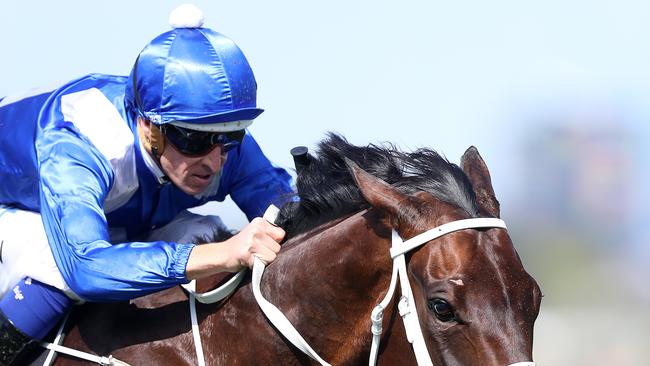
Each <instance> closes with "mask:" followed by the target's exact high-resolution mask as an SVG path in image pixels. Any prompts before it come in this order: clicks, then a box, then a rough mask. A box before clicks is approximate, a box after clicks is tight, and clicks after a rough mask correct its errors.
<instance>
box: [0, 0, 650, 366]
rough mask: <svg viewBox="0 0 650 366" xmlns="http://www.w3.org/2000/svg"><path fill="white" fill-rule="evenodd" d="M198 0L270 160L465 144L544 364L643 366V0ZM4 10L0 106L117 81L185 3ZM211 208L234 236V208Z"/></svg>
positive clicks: (648, 340)
mask: <svg viewBox="0 0 650 366" xmlns="http://www.w3.org/2000/svg"><path fill="white" fill-rule="evenodd" d="M194 3H195V4H196V5H198V6H199V7H201V8H202V9H203V11H204V13H205V16H206V26H208V27H211V28H213V29H215V30H217V31H219V32H221V33H223V34H225V35H227V36H229V37H230V38H232V39H233V40H235V42H236V43H237V44H238V45H239V46H240V47H241V48H242V49H243V51H244V53H245V54H246V55H247V57H248V59H249V62H250V64H251V66H252V67H253V70H254V71H255V75H256V78H257V82H258V85H259V94H258V102H259V105H261V106H262V107H263V108H265V109H266V112H265V113H264V114H262V115H261V116H260V117H259V118H258V119H257V120H256V122H255V124H254V125H253V126H252V128H251V131H252V132H253V133H254V134H255V136H256V138H257V140H258V141H259V142H260V144H261V145H262V147H263V149H264V150H265V151H266V152H267V155H268V156H269V157H270V158H271V159H272V160H273V161H274V162H276V163H277V164H278V165H280V166H283V167H286V168H288V169H292V168H293V163H292V159H291V157H290V155H289V149H290V148H292V147H294V146H297V145H305V146H308V147H310V148H312V149H313V148H314V147H315V146H316V144H317V143H318V141H319V140H321V139H322V138H323V137H324V134H325V133H326V132H327V131H335V132H338V133H341V134H343V135H344V136H346V137H347V138H348V139H349V140H350V141H351V142H353V143H355V144H368V143H377V142H382V141H390V142H393V143H396V144H398V145H399V146H400V147H402V148H404V149H414V148H417V147H424V146H426V147H431V148H434V149H436V150H438V151H439V152H441V153H442V154H444V155H445V156H446V157H447V158H448V159H449V160H450V161H452V162H456V163H458V162H459V159H460V156H461V155H462V153H463V152H464V151H465V149H466V148H467V147H469V146H470V145H474V146H476V147H477V148H478V149H479V151H480V152H481V154H482V156H483V158H484V159H485V161H486V162H487V164H488V166H489V167H490V170H491V173H492V179H493V183H494V188H495V191H496V193H497V196H498V198H499V200H500V202H501V207H502V217H503V218H504V219H505V220H506V222H507V223H508V226H509V228H510V233H511V236H512V238H513V240H514V242H515V245H516V246H517V248H518V250H519V252H520V255H521V257H522V260H523V262H524V265H525V266H526V268H527V270H528V271H529V272H530V273H531V274H532V275H533V276H534V277H535V278H536V279H537V281H538V282H539V284H540V286H541V288H542V290H543V292H544V295H545V297H544V300H543V303H542V310H541V313H540V316H539V318H538V321H537V323H536V327H535V348H534V356H535V359H536V361H537V362H538V364H540V365H590V366H595V365H641V364H646V362H647V359H648V357H649V356H650V314H649V311H648V310H649V305H650V286H649V285H648V283H647V282H648V279H649V278H650V266H649V265H648V263H649V262H650V247H649V246H648V245H647V244H646V242H647V241H648V240H649V239H650V225H648V223H647V218H648V214H647V213H646V211H645V210H646V209H647V208H648V207H650V193H649V192H648V188H646V187H648V186H650V170H649V169H648V162H649V159H648V156H649V154H650V147H649V144H648V143H647V142H648V141H650V140H649V137H650V136H649V134H650V127H648V126H649V125H648V123H647V122H648V120H649V118H650V93H649V90H650V71H649V70H650V67H649V66H650V42H648V40H647V37H648V34H650V22H649V21H648V19H649V16H650V2H647V1H641V0H639V1H634V0H617V1H599V0H589V1H587V0H574V1H558V0H547V1H544V2H540V1H537V2H532V1H515V0H512V1H500V0H496V1H490V2H467V1H462V2H450V1H445V2H443V1H408V0H404V1H399V2H396V1H380V0H374V1H340V0H331V1H327V2H325V1H323V2H306V1H282V0H276V1H229V2H226V1H195V2H194ZM0 4H1V5H0V33H1V34H2V39H3V41H2V46H1V51H0V96H2V95H8V94H12V93H17V92H22V91H25V90H27V89H30V88H35V87H43V86H48V85H52V86H54V85H57V84H60V83H63V82H66V81H68V80H71V79H73V78H76V77H79V76H82V75H84V74H87V73H91V72H100V73H108V74H119V75H126V74H128V73H129V71H130V68H131V66H132V63H133V61H134V60H135V57H136V55H137V54H138V53H139V51H140V50H141V49H142V48H143V47H144V45H145V44H146V43H148V42H149V41H150V40H151V39H152V38H153V37H155V36H157V35H158V34H159V33H162V32H164V31H166V30H168V29H169V26H168V24H167V18H168V15H169V12H170V11H171V10H172V9H173V8H174V7H176V6H177V5H179V4H180V2H179V1H137V2H136V1H125V0H119V1H118V0H113V1H111V2H91V1H57V2H41V1H30V0H25V1H21V2H14V1H8V0H2V1H0ZM203 210H204V211H206V212H207V211H211V212H213V211H216V212H218V213H219V214H220V215H221V216H222V218H223V219H224V221H225V222H226V223H228V224H229V225H230V226H231V227H234V228H238V227H241V226H242V225H243V224H244V223H245V218H244V216H243V215H241V214H239V213H237V212H236V208H235V206H234V205H233V204H232V203H226V204H225V205H224V204H218V205H210V206H209V207H205V208H203ZM644 360H646V361H644Z"/></svg>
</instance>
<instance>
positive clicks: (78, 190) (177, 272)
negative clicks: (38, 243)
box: [36, 128, 194, 301]
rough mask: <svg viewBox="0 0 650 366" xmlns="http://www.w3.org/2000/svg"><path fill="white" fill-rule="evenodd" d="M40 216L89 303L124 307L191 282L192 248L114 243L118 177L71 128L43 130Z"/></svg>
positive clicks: (66, 273)
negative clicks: (109, 216)
mask: <svg viewBox="0 0 650 366" xmlns="http://www.w3.org/2000/svg"><path fill="white" fill-rule="evenodd" d="M36 149H37V155H38V159H39V175H40V182H39V185H40V211H41V216H42V219H43V223H44V226H45V231H46V234H47V237H48V240H49V242H50V247H51V249H52V254H53V256H54V259H55V261H56V264H57V266H58V268H59V271H60V272H61V274H62V276H63V279H64V280H65V281H66V283H67V285H68V286H69V287H70V288H71V289H72V290H73V291H74V292H75V293H76V294H77V295H78V296H79V297H81V298H82V299H84V300H87V301H119V300H127V299H132V298H135V297H139V296H143V295H146V294H149V293H152V292H155V291H159V290H162V289H165V288H168V287H171V286H173V285H175V284H181V283H186V282H187V281H188V280H187V278H186V276H185V267H186V265H187V261H188V259H189V256H190V253H191V252H192V249H193V248H194V245H192V244H181V243H173V242H163V241H157V242H148V243H144V242H127V243H121V244H115V245H111V243H110V242H109V234H108V225H107V222H106V217H105V215H104V211H103V203H104V199H105V197H106V195H107V193H108V191H109V190H110V187H111V184H112V180H113V172H112V169H111V166H110V164H109V163H108V162H107V161H106V159H105V158H104V157H103V155H101V154H100V153H99V152H98V151H97V150H96V149H95V148H94V147H93V146H92V145H90V144H89V143H88V142H87V141H86V140H84V139H82V138H81V137H80V136H78V135H77V134H76V133H75V132H73V131H72V130H69V129H67V128H53V129H48V130H45V131H43V133H42V134H41V136H40V137H39V139H38V141H37V144H36Z"/></svg>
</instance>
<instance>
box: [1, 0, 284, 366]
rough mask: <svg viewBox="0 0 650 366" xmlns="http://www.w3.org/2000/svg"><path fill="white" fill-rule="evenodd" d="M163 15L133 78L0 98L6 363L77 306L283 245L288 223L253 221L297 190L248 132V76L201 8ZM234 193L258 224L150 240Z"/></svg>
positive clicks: (234, 263) (238, 264) (142, 291)
mask: <svg viewBox="0 0 650 366" xmlns="http://www.w3.org/2000/svg"><path fill="white" fill-rule="evenodd" d="M170 22H171V23H172V27H173V29H172V30H171V31H168V32H166V33H163V34H161V35H159V36H158V37H156V38H155V39H154V40H153V41H151V43H149V44H148V45H147V46H146V47H145V48H144V49H143V50H142V51H141V53H140V54H139V56H138V57H137V59H136V61H135V63H134V65H133V69H132V71H131V73H130V75H129V76H128V77H123V76H112V75H101V74H91V75H88V76H84V77H82V78H80V79H77V80H74V81H72V82H69V83H67V84H65V85H63V86H61V87H58V88H56V89H55V90H49V91H39V92H33V93H31V94H30V95H23V96H10V97H5V98H0V182H1V183H0V297H1V300H0V365H11V364H16V363H17V362H18V361H17V357H18V356H19V354H21V352H23V351H24V350H25V349H26V348H27V346H28V345H30V344H33V343H34V342H33V341H32V339H40V338H42V337H44V336H45V335H46V334H47V333H48V332H49V331H50V330H51V328H52V327H53V326H54V325H55V324H56V323H57V322H58V321H59V320H60V319H61V318H62V317H63V316H64V315H65V313H66V312H67V311H68V310H69V308H70V307H71V306H72V305H73V304H74V303H75V302H78V301H96V302H103V301H122V300H129V299H133V298H136V297H140V296H143V295H147V294H150V293H153V292H156V291H160V290H163V289H166V288H169V287H172V286H174V285H178V284H184V283H187V282H188V281H190V280H192V279H195V278H200V277H204V276H208V275H212V274H214V273H217V272H224V271H230V272H235V271H237V270H239V269H241V268H242V267H245V266H248V267H250V266H252V264H253V256H257V257H260V258H261V259H262V260H263V261H265V262H267V263H268V262H271V261H272V260H274V259H275V256H276V254H277V252H278V251H279V248H280V246H279V244H278V243H279V242H280V241H281V240H282V239H283V237H284V231H283V230H282V229H280V228H277V227H274V226H272V225H270V224H269V223H267V222H266V221H264V220H262V219H260V218H256V217H259V216H261V215H262V214H263V212H264V210H265V209H266V208H267V207H268V206H269V204H271V203H275V204H281V203H282V201H283V200H284V199H285V198H286V197H289V196H291V195H292V190H291V185H290V183H291V178H290V176H289V174H288V173H287V172H286V171H285V170H283V169H281V168H278V167H276V166H274V165H273V164H272V163H271V162H270V161H269V160H268V159H267V158H266V157H265V155H264V154H263V153H262V151H261V150H260V147H259V146H258V144H257V143H256V142H255V139H254V138H253V136H252V135H251V134H250V132H248V131H247V130H246V127H248V126H250V124H251V123H252V122H253V120H254V119H255V118H256V117H257V116H259V115H260V113H262V112H263V110H262V109H259V108H257V105H256V90H257V84H256V82H255V78H254V76H253V72H252V70H251V68H250V66H249V64H248V62H247V60H246V58H245V57H244V55H243V53H242V52H241V50H240V49H239V48H238V47H237V45H236V44H235V43H234V42H233V41H231V40H230V39H228V38H226V37H225V36H223V35H221V34H220V33H217V32H215V31H213V30H211V29H208V28H203V27H202V24H203V15H202V13H201V12H200V10H198V9H197V8H196V7H193V6H182V7H180V8H177V9H176V10H175V11H174V12H172V16H170ZM228 195H229V196H230V197H231V198H232V199H233V201H234V202H235V203H236V204H237V206H238V207H239V208H240V209H241V210H242V211H243V212H244V213H245V214H246V216H247V217H248V219H249V220H252V221H251V223H249V224H248V225H247V226H246V227H244V228H243V229H242V230H241V231H240V232H239V233H238V234H236V235H235V236H233V237H232V238H230V239H228V240H226V241H224V242H221V243H208V244H205V245H201V246H195V244H194V243H191V242H189V240H190V239H187V238H181V239H167V240H165V241H161V240H155V241H153V240H147V238H151V234H152V232H154V233H155V231H156V229H158V228H160V227H163V226H165V225H168V224H170V222H171V223H172V224H173V220H174V219H175V218H178V217H180V218H181V220H185V221H183V225H179V226H178V228H179V229H180V230H184V229H186V225H185V224H184V223H185V222H187V219H188V216H192V214H189V213H188V212H187V211H185V210H186V209H188V208H191V207H196V206H199V205H202V204H204V203H206V202H209V201H223V200H224V199H225V198H226V196H228ZM197 216H198V215H197ZM191 218H192V217H190V219H191ZM201 219H203V217H201ZM177 220H178V219H177ZM190 221H192V220H190ZM219 224H220V221H219V220H218V218H217V219H216V220H213V221H209V222H208V225H207V227H208V230H207V231H209V232H212V231H213V230H214V226H218V225H219ZM221 225H222V224H221ZM168 231H172V232H174V231H176V230H168ZM198 234H203V233H200V232H199V233H198ZM23 353H24V352H23Z"/></svg>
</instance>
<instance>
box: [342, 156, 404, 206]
mask: <svg viewBox="0 0 650 366" xmlns="http://www.w3.org/2000/svg"><path fill="white" fill-rule="evenodd" d="M345 164H346V165H347V166H348V169H349V170H350V173H351V174H352V177H353V178H354V181H355V183H356V184H357V187H359V190H360V191H361V194H362V195H363V197H364V198H365V199H366V201H368V203H370V205H372V207H375V208H377V209H379V210H381V211H383V212H384V213H386V214H388V215H389V216H391V217H397V213H398V212H399V208H400V207H399V204H400V202H402V201H403V200H404V199H405V198H406V195H404V194H403V193H401V192H400V191H398V190H397V189H395V188H393V187H391V186H390V185H389V184H388V183H386V182H384V181H383V180H381V179H379V178H377V177H375V176H374V175H372V174H370V173H368V172H366V171H365V170H363V169H361V168H360V167H359V166H358V165H357V164H356V163H355V162H353V161H352V160H350V159H348V158H345Z"/></svg>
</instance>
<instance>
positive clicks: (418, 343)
mask: <svg viewBox="0 0 650 366" xmlns="http://www.w3.org/2000/svg"><path fill="white" fill-rule="evenodd" d="M277 213H278V209H277V208H276V207H275V206H271V207H269V209H267V211H266V213H265V214H264V218H265V219H266V220H267V221H269V222H270V223H274V222H275V218H276V216H277ZM480 228H502V229H507V228H506V224H505V222H504V221H503V220H500V219H495V218H474V219H466V220H458V221H452V222H450V223H447V224H444V225H440V226H438V227H435V228H433V229H430V230H427V231H425V232H424V233H422V234H419V235H417V236H415V237H413V238H411V239H409V240H407V241H403V240H402V238H401V237H400V236H399V234H398V233H397V232H396V231H395V230H393V231H392V242H391V249H390V255H391V258H392V259H393V271H392V276H391V279H390V285H389V286H388V292H387V293H386V295H385V296H384V299H383V300H382V301H381V302H380V303H379V304H378V305H377V306H375V308H374V309H373V311H372V314H371V316H370V319H371V321H372V325H371V328H370V331H371V332H372V334H373V338H372V345H371V349H370V357H369V360H368V364H369V365H370V366H374V365H375V364H376V362H377V354H378V350H379V343H380V340H381V334H382V323H383V317H384V309H385V308H386V307H387V306H388V304H389V303H390V301H391V300H392V298H393V295H394V293H395V288H396V287H397V281H398V280H399V282H400V287H401V293H402V296H401V297H400V300H399V303H398V310H399V313H400V316H401V317H402V321H403V322H404V328H405V329H406V338H407V339H408V341H409V342H410V343H411V344H412V346H413V352H414V354H415V359H416V361H417V363H418V366H431V365H433V364H432V362H431V357H430V356H429V352H428V350H427V346H426V343H425V342H424V336H423V335H422V330H421V328H420V320H419V319H418V315H417V309H416V307H415V299H414V297H413V292H412V290H411V284H410V281H409V278H408V275H407V273H406V260H405V258H404V255H405V254H406V253H408V252H409V251H411V250H413V249H415V248H418V247H420V246H421V245H424V244H425V243H428V242H429V241H431V240H434V239H436V238H439V237H441V236H443V235H445V234H449V233H452V232H454V231H459V230H465V229H480ZM265 267H266V265H265V264H264V262H263V261H262V260H260V259H259V258H257V257H256V258H255V262H254V265H253V275H252V281H251V284H252V287H253V295H254V296H255V299H256V300H257V303H258V304H259V306H260V308H261V309H262V311H263V312H264V314H265V315H266V317H267V318H268V319H269V321H270V322H271V323H272V324H273V325H274V326H275V327H276V329H278V331H279V332H280V333H282V335H283V336H284V337H285V338H286V339H287V340H289V341H290V342H291V343H292V344H293V345H294V346H296V347H297V348H298V349H299V350H301V351H302V352H303V353H305V354H306V355H308V356H309V357H311V358H312V359H313V360H315V361H317V362H318V363H319V364H321V365H327V366H329V363H327V362H326V361H325V360H324V359H323V358H322V357H320V356H319V355H318V354H317V353H316V351H314V350H313V349H312V348H311V347H310V346H309V344H308V343H307V342H306V341H305V339H304V338H303V337H302V336H301V335H300V333H298V331H297V330H296V328H295V327H294V326H293V325H292V324H291V323H290V322H289V320H288V319H287V318H286V317H285V316H284V314H282V312H281V311H280V310H279V309H278V308H277V307H275V306H274V305H273V304H271V303H270V302H268V301H267V300H266V299H265V298H264V296H262V293H261V291H260V284H261V282H262V275H263V273H264V269H265ZM244 274H245V270H242V271H240V272H239V273H238V274H237V275H236V276H234V277H233V278H232V279H231V280H229V281H228V282H227V283H226V284H225V285H223V286H221V287H219V288H218V289H216V290H213V291H211V292H210V293H205V294H197V293H196V292H195V282H194V281H192V282H191V283H189V284H188V285H185V286H184V287H185V288H186V290H188V291H189V292H190V296H189V298H190V301H189V303H190V318H191V321H192V333H193V337H194V345H195V347H196V353H197V359H198V363H199V365H200V366H204V365H205V360H204V357H203V348H202V346H201V335H200V332H199V324H198V319H197V316H196V307H195V306H196V305H195V300H199V301H200V302H202V303H204V304H207V303H213V302H216V301H219V300H221V299H223V298H225V297H227V296H228V295H229V294H230V293H232V292H233V291H234V290H235V289H236V287H237V285H238V284H239V282H241V280H242V278H243V276H244ZM64 324H65V322H64ZM62 330H63V325H61V329H60V330H59V335H57V341H55V342H54V344H45V343H44V344H43V346H44V347H46V348H49V349H50V350H52V351H55V352H60V353H66V354H69V355H72V356H74V357H78V358H83V359H86V360H89V361H91V362H95V363H97V364H100V365H111V366H113V365H115V366H117V365H127V364H126V363H124V362H121V361H119V360H116V359H114V358H113V357H110V356H109V357H99V356H95V355H91V354H88V353H85V352H79V351H76V350H72V349H69V348H66V347H62V346H60V345H59V344H60V343H61V341H62V339H59V338H60V336H61V333H62ZM52 356H53V354H50V356H49V357H48V359H47V360H46V362H45V363H44V365H50V363H51V362H52V361H53V358H52ZM127 366H128V365H127ZM508 366H536V364H535V363H534V362H531V361H525V362H517V363H513V364H510V365H508Z"/></svg>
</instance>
